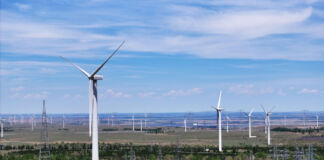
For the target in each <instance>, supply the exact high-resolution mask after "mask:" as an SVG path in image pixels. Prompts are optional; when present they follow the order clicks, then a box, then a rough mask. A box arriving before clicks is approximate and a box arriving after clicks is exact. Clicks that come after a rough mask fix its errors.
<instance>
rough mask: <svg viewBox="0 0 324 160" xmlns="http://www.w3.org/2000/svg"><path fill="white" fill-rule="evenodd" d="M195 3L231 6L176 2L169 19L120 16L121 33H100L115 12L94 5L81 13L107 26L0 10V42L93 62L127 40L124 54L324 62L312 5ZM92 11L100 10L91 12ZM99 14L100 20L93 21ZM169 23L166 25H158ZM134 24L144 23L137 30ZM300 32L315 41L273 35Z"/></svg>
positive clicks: (11, 48)
mask: <svg viewBox="0 0 324 160" xmlns="http://www.w3.org/2000/svg"><path fill="white" fill-rule="evenodd" d="M161 3H162V2H161ZM196 3H207V4H208V5H225V6H227V5H229V7H218V8H217V7H216V8H217V9H215V8H213V7H210V8H208V9H206V7H197V6H199V5H197V6H196V7H192V5H190V4H187V5H186V3H183V4H182V5H181V6H180V5H177V6H175V5H174V4H173V3H172V2H163V3H162V4H161V8H158V9H160V10H159V13H160V12H161V13H160V14H158V15H163V16H161V17H160V16H159V17H155V16H156V15H155V14H152V15H149V14H148V15H139V14H140V13H137V11H136V12H134V11H132V10H131V9H133V8H130V10H127V11H125V13H124V12H121V13H122V14H120V13H119V12H120V11H119V12H118V15H130V16H125V17H122V18H120V19H119V18H118V20H117V22H118V25H123V26H124V27H121V28H118V29H116V31H117V32H116V34H115V33H114V34H111V33H110V32H101V30H97V29H98V28H99V29H101V28H105V29H106V28H110V27H118V26H116V25H114V23H113V22H110V23H111V24H107V23H106V22H102V21H105V20H106V19H109V21H110V20H111V19H113V17H111V16H112V15H111V14H108V15H107V14H106V11H102V10H100V9H98V8H95V7H96V5H94V6H91V7H94V8H90V9H91V12H90V11H89V10H85V11H82V12H80V15H85V14H90V15H92V16H95V15H96V16H102V19H103V20H102V21H96V20H93V19H92V18H88V19H86V20H85V22H84V24H82V23H77V24H76V23H74V22H73V21H70V20H69V18H67V17H59V16H58V17H57V19H59V21H58V22H55V21H39V20H38V19H39V18H38V17H37V16H36V17H34V18H31V16H29V17H27V16H24V15H20V14H19V13H13V12H11V11H7V10H6V11H0V12H1V15H4V16H3V17H4V18H3V20H2V25H1V30H2V31H3V32H2V33H3V35H2V36H1V37H0V40H1V44H3V45H2V46H4V47H3V48H2V51H3V52H8V53H16V54H17V53H18V54H29V55H46V56H57V55H64V56H66V57H78V58H89V57H98V56H102V55H103V53H104V52H105V53H106V50H108V49H114V48H115V47H116V46H117V45H118V44H119V43H120V42H121V41H122V40H126V44H125V45H124V46H123V47H122V49H121V50H122V51H135V52H158V53H162V54H190V55H194V56H198V57H203V58H234V59H288V60H324V55H323V50H324V46H322V45H319V44H318V43H313V42H314V41H316V39H315V40H314V39H313V38H323V37H324V30H323V28H324V27H323V26H324V24H322V22H313V21H308V19H309V17H310V16H311V15H312V14H313V13H315V11H317V10H316V7H312V6H310V5H309V4H312V3H313V1H310V2H309V1H307V0H305V1H298V2H297V1H295V0H289V1H285V2H276V1H262V2H260V1H254V0H248V1H247V2H246V1H242V0H239V1H213V2H205V1H198V2H196ZM108 4H109V3H108ZM265 4H267V5H265ZM72 5H73V3H72ZM101 5H107V4H106V3H103V4H101ZM165 5H166V6H167V7H166V6H165ZM170 6H173V7H170ZM189 6H190V7H189ZM233 6H234V7H233ZM235 6H247V7H242V8H235ZM108 7H109V6H108ZM164 7H165V8H164ZM99 8H100V7H99ZM166 8H167V9H166ZM170 8H171V9H170ZM313 8H315V9H313ZM93 10H96V12H92V11H93ZM97 10H98V11H97ZM114 11H115V10H114ZM88 12H89V13H88ZM97 12H98V14H95V15H93V13H97ZM112 12H113V11H112ZM69 13H70V12H67V13H65V14H69ZM99 13H100V14H99ZM164 13H165V14H164ZM316 13H317V12H316ZM70 14H71V17H73V16H78V17H79V16H80V15H79V14H78V15H74V14H73V12H72V13H70ZM112 14H116V13H112ZM44 16H45V17H46V15H44ZM138 16H139V17H141V18H138ZM163 18H164V20H158V21H157V19H163ZM134 19H136V20H137V21H139V22H137V23H135V24H134V23H133V21H135V20H134ZM113 20H115V19H113ZM123 21H127V22H128V21H130V22H132V23H124V22H123ZM89 24H90V25H89ZM143 24H145V25H143ZM148 26H149V27H148ZM141 27H143V28H141ZM113 30H114V29H113ZM191 32H195V34H192V33H191ZM295 33H297V34H301V35H303V36H304V35H305V36H309V37H306V39H311V40H309V41H308V40H306V41H305V37H299V39H298V38H297V39H296V38H293V39H289V38H288V39H286V38H277V37H270V38H269V37H267V36H272V35H276V34H295ZM256 37H257V39H255V38H256ZM260 37H262V38H263V39H262V38H260ZM297 37H298V36H297ZM278 48H280V49H278ZM93 51H95V52H93ZM90 53H91V54H90ZM93 53H96V54H93ZM0 74H6V73H0Z"/></svg>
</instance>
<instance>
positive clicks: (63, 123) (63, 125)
mask: <svg viewBox="0 0 324 160" xmlns="http://www.w3.org/2000/svg"><path fill="white" fill-rule="evenodd" d="M64 120H65V116H64V114H63V117H62V128H63V130H64V129H65V122H64Z"/></svg>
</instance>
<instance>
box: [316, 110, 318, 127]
mask: <svg viewBox="0 0 324 160" xmlns="http://www.w3.org/2000/svg"><path fill="white" fill-rule="evenodd" d="M318 118H319V116H318V114H317V113H316V128H318Z"/></svg>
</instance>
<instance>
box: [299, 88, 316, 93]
mask: <svg viewBox="0 0 324 160" xmlns="http://www.w3.org/2000/svg"><path fill="white" fill-rule="evenodd" d="M318 92H319V91H318V90H317V89H308V88H303V89H301V90H300V91H299V92H298V93H299V94H315V93H318Z"/></svg>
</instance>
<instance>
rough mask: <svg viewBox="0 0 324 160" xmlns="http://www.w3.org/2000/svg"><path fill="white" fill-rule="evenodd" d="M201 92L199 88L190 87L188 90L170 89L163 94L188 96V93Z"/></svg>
mask: <svg viewBox="0 0 324 160" xmlns="http://www.w3.org/2000/svg"><path fill="white" fill-rule="evenodd" d="M200 93H202V89H201V88H192V89H188V90H183V89H179V90H170V91H168V92H167V93H165V94H164V96H189V95H196V94H200Z"/></svg>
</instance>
